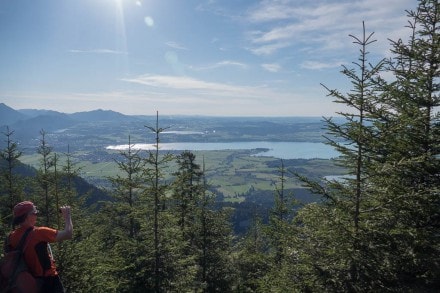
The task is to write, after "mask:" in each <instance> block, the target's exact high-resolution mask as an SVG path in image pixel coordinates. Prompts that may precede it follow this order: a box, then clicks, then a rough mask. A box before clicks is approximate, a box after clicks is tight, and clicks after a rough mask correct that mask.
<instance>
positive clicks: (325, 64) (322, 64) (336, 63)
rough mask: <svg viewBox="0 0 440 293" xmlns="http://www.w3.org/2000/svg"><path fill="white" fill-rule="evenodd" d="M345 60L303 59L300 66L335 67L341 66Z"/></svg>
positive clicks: (313, 67)
mask: <svg viewBox="0 0 440 293" xmlns="http://www.w3.org/2000/svg"><path fill="white" fill-rule="evenodd" d="M344 63H345V62H344V61H332V62H319V61H310V60H308V61H304V62H303V63H302V64H301V67H302V68H305V69H312V70H319V69H327V68H336V67H341V65H343V64H344Z"/></svg>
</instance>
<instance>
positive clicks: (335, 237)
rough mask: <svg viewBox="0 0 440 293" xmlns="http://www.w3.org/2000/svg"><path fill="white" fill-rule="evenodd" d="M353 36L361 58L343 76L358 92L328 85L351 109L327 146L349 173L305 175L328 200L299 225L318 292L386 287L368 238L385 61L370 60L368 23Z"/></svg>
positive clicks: (330, 125)
mask: <svg viewBox="0 0 440 293" xmlns="http://www.w3.org/2000/svg"><path fill="white" fill-rule="evenodd" d="M350 36H351V37H352V38H353V40H354V41H353V42H354V43H355V44H357V45H358V46H359V48H360V50H359V52H360V55H359V58H358V61H356V62H353V64H354V65H355V67H354V68H352V69H351V68H348V67H346V66H343V70H342V74H343V75H345V76H346V77H347V78H348V79H349V80H350V81H351V83H352V85H353V88H352V89H351V90H350V92H348V93H347V94H342V93H340V92H339V91H337V90H331V89H328V88H327V87H326V88H327V90H328V92H329V96H331V97H333V98H334V99H335V102H336V103H341V104H344V105H345V106H346V110H345V111H341V112H338V113H337V114H339V115H340V116H342V117H344V118H345V122H343V123H342V124H339V123H336V122H334V121H333V119H331V118H329V119H326V123H327V129H328V136H327V140H328V141H327V143H328V144H329V145H331V146H333V147H334V148H335V149H336V150H338V151H339V152H340V157H339V158H338V159H337V163H338V164H340V165H341V166H343V167H345V168H346V169H347V170H348V174H347V176H345V177H344V178H342V179H339V180H333V181H327V182H325V184H324V185H322V184H320V183H317V182H312V181H310V180H308V179H306V178H304V177H301V176H299V177H300V179H302V180H303V181H304V182H305V183H306V184H307V185H308V186H309V187H310V188H311V190H312V191H313V192H314V193H317V194H321V195H322V196H323V199H324V202H323V203H322V204H319V205H310V206H308V207H307V208H305V209H303V210H302V211H301V212H300V213H299V217H298V221H300V222H301V223H303V224H304V226H303V229H302V231H303V233H304V235H303V237H305V238H304V239H307V240H306V243H304V247H305V248H306V249H310V250H309V251H308V252H306V255H309V256H313V257H312V258H308V257H307V258H305V259H307V260H308V261H312V262H313V264H311V266H312V267H313V268H314V270H315V276H317V278H316V280H317V281H318V282H317V284H319V285H318V288H320V289H322V288H331V290H336V291H351V292H357V291H363V290H373V289H374V288H380V284H375V283H376V281H375V280H376V275H377V273H378V272H380V270H378V269H377V268H375V266H376V262H378V261H380V260H379V259H374V258H373V257H372V256H373V255H374V253H372V251H371V249H370V246H369V240H368V237H366V235H368V234H369V230H370V228H371V227H370V225H369V217H370V216H371V212H369V211H372V210H374V209H375V208H376V207H377V201H376V200H375V195H374V190H372V189H371V186H370V183H369V178H370V177H374V176H376V171H375V170H374V166H375V165H374V164H373V162H374V157H375V155H376V154H375V152H376V149H377V143H378V141H377V138H376V137H377V132H378V128H377V125H376V124H375V123H376V117H377V116H378V113H381V111H382V106H381V104H380V103H379V102H378V99H377V96H378V95H379V94H380V85H381V84H382V83H383V80H381V79H380V77H379V73H380V72H381V70H382V68H383V66H384V62H383V61H382V60H381V61H379V62H378V63H377V64H376V65H374V66H373V65H371V63H370V62H369V61H368V54H369V53H368V51H367V48H368V46H370V45H371V44H372V43H373V42H375V40H374V39H372V36H373V33H371V34H367V33H366V31H365V25H364V26H363V34H362V36H361V37H360V38H358V37H355V36H353V35H350ZM316 214H322V216H321V219H320V222H317V221H316V219H313V217H310V215H316ZM309 233H310V234H309ZM320 286H321V287H320ZM376 286H377V287H376ZM318 288H315V289H318Z"/></svg>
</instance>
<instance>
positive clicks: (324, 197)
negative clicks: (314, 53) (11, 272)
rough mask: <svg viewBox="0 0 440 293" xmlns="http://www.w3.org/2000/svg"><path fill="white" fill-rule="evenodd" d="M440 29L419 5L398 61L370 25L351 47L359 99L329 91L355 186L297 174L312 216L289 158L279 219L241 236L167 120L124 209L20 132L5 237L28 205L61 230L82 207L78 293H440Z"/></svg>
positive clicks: (424, 0)
mask: <svg viewBox="0 0 440 293" xmlns="http://www.w3.org/2000/svg"><path fill="white" fill-rule="evenodd" d="M439 25H440V4H439V2H438V0H419V1H418V2H417V7H416V8H415V9H414V10H408V11H407V26H406V27H405V29H406V32H407V35H406V36H405V38H404V39H399V40H390V54H389V56H390V57H389V58H386V59H382V60H379V61H377V62H375V63H373V61H372V60H370V59H369V57H370V55H369V50H371V49H370V48H371V47H372V46H374V44H375V42H376V41H375V38H374V33H369V32H368V29H367V28H368V22H366V23H365V24H364V23H360V28H361V30H360V33H358V34H355V33H354V34H353V35H350V36H348V37H347V41H352V42H353V46H356V48H357V49H359V50H358V52H359V54H358V56H357V59H355V60H353V62H352V63H351V64H350V65H346V66H342V70H341V72H340V73H341V78H343V79H346V80H347V81H349V83H350V85H351V86H350V87H351V88H350V89H349V91H347V92H342V91H341V90H338V89H333V88H331V86H330V85H324V84H322V87H323V89H324V91H326V92H327V94H328V97H324V98H330V99H333V101H334V102H335V103H339V104H341V105H343V106H344V109H345V110H343V111H341V112H338V113H335V115H336V116H338V117H342V118H343V120H339V119H338V121H337V122H336V121H335V120H334V119H332V118H324V119H325V123H326V133H327V135H326V143H327V144H329V145H331V146H333V147H334V148H335V149H336V150H337V151H338V152H339V154H340V156H339V157H338V159H337V164H338V165H340V166H341V167H343V168H345V170H347V175H346V176H343V177H342V178H337V179H331V180H330V179H328V180H327V179H324V178H323V179H319V180H317V179H315V178H313V179H312V178H308V177H307V176H304V175H303V174H300V173H294V174H293V175H294V177H295V178H297V179H299V180H301V182H302V183H303V184H304V186H306V187H307V188H308V189H309V190H310V191H311V192H312V193H313V194H316V195H318V196H319V198H320V200H319V201H318V202H312V203H308V204H306V205H301V206H298V202H297V200H296V199H295V194H291V193H290V192H286V190H285V189H284V184H286V180H290V178H292V176H287V175H292V173H293V171H292V170H291V169H289V168H286V167H285V166H284V165H283V162H282V161H281V163H280V166H279V177H278V181H277V183H276V185H275V188H274V190H273V197H274V205H273V207H271V209H270V213H269V219H268V221H262V219H261V218H260V217H259V216H258V214H255V216H254V217H253V218H252V224H251V225H250V227H249V229H248V230H247V231H246V233H245V234H243V235H236V234H234V233H233V230H232V224H231V220H230V217H231V213H232V208H230V207H219V206H218V205H216V194H214V193H213V192H211V191H210V188H209V182H207V180H206V178H205V176H204V171H205V169H204V164H203V163H202V164H198V163H196V157H195V155H194V154H193V153H192V152H191V151H184V152H182V153H180V154H168V153H164V152H160V151H159V150H160V144H161V133H162V132H163V131H164V130H165V129H164V128H162V127H163V126H161V125H160V119H159V115H157V119H156V121H155V124H154V125H146V127H145V132H146V133H149V134H150V135H151V134H152V136H153V137H154V138H155V141H152V142H151V143H154V144H155V148H154V149H153V150H149V151H140V150H136V149H133V148H131V147H129V148H128V150H126V151H121V153H120V155H119V157H118V160H117V166H118V168H119V169H120V172H119V173H118V174H121V175H117V176H115V177H112V178H109V180H110V182H111V190H110V192H109V194H110V198H105V199H102V200H99V201H94V202H93V203H91V202H90V197H91V195H90V194H85V195H84V194H83V193H80V192H79V191H78V188H77V187H78V174H79V168H78V167H77V165H76V164H75V161H74V158H72V155H71V154H70V153H65V154H60V153H57V152H56V150H54V149H53V148H52V147H51V145H50V144H49V142H48V140H47V137H46V135H47V134H46V132H45V131H44V130H41V132H40V141H39V147H38V149H37V152H38V155H39V158H40V164H39V168H38V169H37V170H36V171H35V172H31V171H30V170H29V169H28V168H27V167H26V166H23V164H21V163H20V157H21V155H22V152H21V150H20V144H19V142H17V141H16V140H15V139H14V135H15V133H14V130H13V129H9V128H8V130H7V131H6V132H5V133H3V136H2V137H3V138H4V140H5V141H6V147H5V148H4V149H2V150H0V154H1V164H0V167H1V170H0V202H1V204H0V215H1V223H0V225H1V226H0V234H1V235H2V237H3V238H4V237H5V236H6V235H7V234H8V232H9V231H10V230H11V228H12V226H11V220H12V219H11V217H12V208H13V206H14V205H15V204H16V203H18V202H20V201H22V200H31V201H33V202H34V203H35V204H36V205H37V206H38V208H39V212H40V214H39V218H38V224H39V225H45V226H51V227H56V228H61V229H62V227H63V223H62V219H60V214H59V213H58V207H59V206H61V205H64V204H68V205H70V206H72V210H73V224H74V238H73V239H72V240H70V241H65V242H63V243H60V244H52V250H53V252H54V255H55V260H56V264H57V266H58V269H59V273H60V275H61V278H62V281H63V284H64V286H65V287H66V289H67V292H439V288H440V112H439V109H440V98H439V90H440V84H439V80H440V68H439V65H440V62H439V61H440V27H439ZM340 121H342V123H341V122H340ZM128 145H130V138H128ZM171 163H172V164H175V166H177V167H176V168H174V169H173V170H174V171H173V173H172V174H168V173H167V172H169V170H170V169H169V168H167V166H168V165H169V164H171ZM29 174H30V175H29ZM169 178H172V180H170V179H169Z"/></svg>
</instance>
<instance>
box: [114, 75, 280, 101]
mask: <svg viewBox="0 0 440 293" xmlns="http://www.w3.org/2000/svg"><path fill="white" fill-rule="evenodd" d="M122 80H123V81H126V82H131V83H137V84H140V85H144V86H149V87H155V88H159V89H163V90H170V89H171V90H178V91H179V93H182V91H188V92H193V93H197V94H202V95H206V96H207V97H214V96H217V97H240V98H245V97H249V98H252V99H259V98H267V97H270V96H279V95H280V94H279V93H276V92H273V91H272V90H270V89H268V88H266V87H264V86H253V87H252V86H238V85H231V84H224V83H217V82H208V81H203V80H199V79H195V78H191V77H187V76H167V75H141V76H138V77H136V78H131V79H128V78H127V79H122Z"/></svg>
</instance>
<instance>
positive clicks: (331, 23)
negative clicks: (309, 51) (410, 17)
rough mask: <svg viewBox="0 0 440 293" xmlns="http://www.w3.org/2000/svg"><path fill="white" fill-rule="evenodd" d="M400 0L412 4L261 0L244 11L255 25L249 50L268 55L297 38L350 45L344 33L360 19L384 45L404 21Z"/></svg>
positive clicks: (327, 45)
mask: <svg viewBox="0 0 440 293" xmlns="http://www.w3.org/2000/svg"><path fill="white" fill-rule="evenodd" d="M402 1H405V2H407V4H408V5H407V7H408V9H411V8H412V6H414V4H413V3H412V2H413V1H412V0H389V1H382V0H361V1H351V0H350V1H348V0H346V1H337V2H332V1H298V0H265V1H261V2H260V3H259V4H258V5H257V6H255V7H254V8H253V9H252V10H250V11H249V12H248V14H247V20H248V22H249V23H250V25H251V26H253V27H256V28H258V30H254V32H253V33H252V34H250V39H249V41H250V42H251V43H252V44H253V46H252V47H251V49H250V50H251V51H252V52H253V53H254V54H257V55H262V54H266V55H269V54H273V53H275V52H276V51H277V50H279V49H282V48H285V47H287V46H293V45H295V44H297V43H298V42H301V43H303V44H314V45H318V46H319V47H321V48H322V49H326V50H334V49H341V47H348V46H350V45H351V44H350V42H349V41H347V40H348V34H354V35H358V33H360V32H361V31H362V21H365V23H366V27H367V31H368V32H371V31H380V32H381V33H380V34H377V35H375V37H376V38H377V39H378V40H379V41H380V42H382V43H383V44H381V46H384V47H387V46H388V42H387V39H388V38H390V37H391V36H392V35H395V30H396V28H398V27H403V26H405V25H406V21H405V12H404V11H400V8H401V7H402V5H403V3H402ZM280 43H282V44H283V46H280V45H279V44H280ZM336 44H339V45H336ZM341 44H342V45H341ZM262 52H264V53H262Z"/></svg>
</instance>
